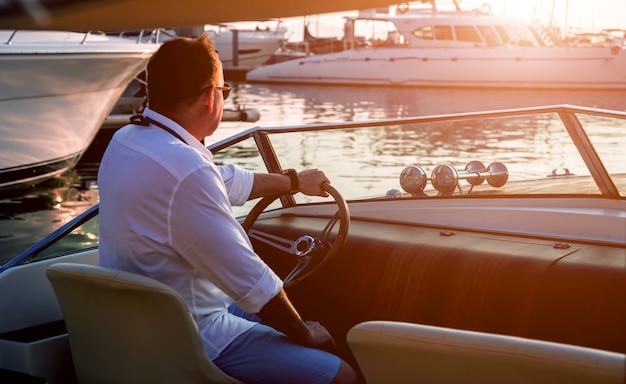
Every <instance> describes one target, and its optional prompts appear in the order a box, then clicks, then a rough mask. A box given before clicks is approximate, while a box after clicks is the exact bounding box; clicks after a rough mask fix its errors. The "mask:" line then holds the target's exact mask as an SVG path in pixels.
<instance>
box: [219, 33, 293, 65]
mask: <svg viewBox="0 0 626 384" xmlns="http://www.w3.org/2000/svg"><path fill="white" fill-rule="evenodd" d="M207 33H209V35H210V36H211V37H212V38H213V41H214V42H215V48H216V49H217V51H218V52H219V55H220V60H221V61H222V65H223V67H224V70H225V71H249V70H251V69H253V68H256V67H258V66H260V65H262V64H263V63H264V62H266V61H267V60H268V59H269V58H270V57H271V56H272V55H273V54H274V53H275V52H276V50H278V48H280V45H281V43H282V42H283V41H284V40H285V34H286V29H278V30H276V31H273V30H270V31H265V30H259V31H248V30H242V31H237V33H236V35H237V37H236V38H237V40H236V44H235V33H233V31H232V30H227V31H223V32H218V33H216V32H215V31H210V30H209V31H207Z"/></svg>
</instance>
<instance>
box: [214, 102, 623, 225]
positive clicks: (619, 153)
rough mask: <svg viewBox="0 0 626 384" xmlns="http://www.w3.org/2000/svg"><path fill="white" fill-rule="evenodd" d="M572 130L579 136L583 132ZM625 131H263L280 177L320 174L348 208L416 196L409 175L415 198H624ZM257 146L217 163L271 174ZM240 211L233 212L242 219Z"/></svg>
mask: <svg viewBox="0 0 626 384" xmlns="http://www.w3.org/2000/svg"><path fill="white" fill-rule="evenodd" d="M579 123H580V124H582V126H583V127H584V129H585V130H586V135H585V134H581V132H582V131H580V129H579V128H578V125H579ZM624 125H625V121H624V116H612V115H611V116H609V115H603V114H591V113H584V112H581V111H572V112H571V113H563V111H562V110H560V109H552V110H545V111H537V112H534V113H519V114H515V113H512V114H508V113H507V114H493V115H485V116H480V117H478V118H477V117H474V116H472V117H463V116H459V117H455V118H449V117H448V118H428V119H423V120H402V121H398V120H396V121H395V122H380V123H368V124H361V125H358V124H349V125H344V126H343V127H323V126H315V127H298V128H297V129H293V130H291V131H284V130H278V131H273V130H272V129H268V130H266V131H265V130H264V136H265V134H267V136H266V137H267V138H268V141H269V142H270V143H271V147H272V149H273V151H274V152H275V154H276V157H277V159H278V163H279V164H280V166H281V168H282V169H287V168H295V169H304V168H319V169H322V170H323V171H324V172H325V173H326V174H327V175H328V176H329V178H330V180H331V182H332V184H333V185H334V186H335V188H337V189H338V190H339V191H341V193H342V194H343V195H344V196H345V197H346V198H347V199H349V200H361V199H372V198H404V197H417V196H419V195H421V193H420V191H417V192H416V191H415V190H406V188H405V187H404V186H403V184H402V182H401V175H403V171H405V169H406V168H407V167H414V168H413V170H412V171H411V172H413V173H415V172H418V173H420V174H423V178H424V179H425V181H426V185H424V186H423V189H422V191H423V195H424V196H427V197H436V198H459V197H461V198H467V197H473V196H477V195H480V196H498V197H501V196H509V195H529V196H545V195H555V196H556V195H596V196H599V195H603V194H606V193H614V192H615V188H617V190H618V191H619V195H620V196H622V197H624V196H626V162H624V161H623V156H624V155H623V145H622V143H621V142H620V140H619V139H618V138H619V137H620V135H619V133H618V131H620V130H622V129H623V127H624ZM324 128H328V129H324ZM579 135H580V136H579ZM586 136H588V138H589V139H590V140H591V143H592V146H589V143H588V142H587V137H586ZM256 143H257V141H256V140H255V139H254V138H253V137H249V138H246V139H244V140H242V141H240V142H238V143H236V144H234V145H232V146H229V147H228V148H224V149H220V150H217V151H216V152H215V161H216V163H218V164H230V163H235V164H238V165H241V166H243V167H246V168H248V169H251V170H254V171H259V172H266V171H268V169H270V167H268V166H266V165H265V162H264V161H263V157H262V155H261V151H259V150H258V148H257V144H256ZM581 153H582V154H581ZM596 155H598V156H599V157H600V158H601V160H602V164H600V162H599V159H598V158H596V157H595V156H596ZM603 167H605V168H606V170H607V171H608V172H610V174H611V180H610V181H609V182H608V184H613V185H608V186H607V185H606V184H607V180H605V178H604V177H603V176H601V175H597V174H596V173H601V172H603V171H602V168H603ZM415 168H417V170H416V169H415ZM405 172H407V171H405ZM441 172H443V174H442V173H441ZM442 175H443V176H442ZM443 177H445V178H448V179H449V178H452V180H451V181H450V180H448V183H449V182H451V183H452V186H450V185H449V184H446V185H447V186H443V187H442V180H443ZM433 180H434V181H435V183H433ZM481 180H482V182H479V181H481ZM611 190H612V191H613V192H610V191H611ZM294 197H295V199H296V201H297V202H298V203H309V202H315V201H323V199H322V198H316V197H310V196H305V195H302V194H297V195H295V196H294ZM247 207H248V206H247ZM247 207H246V208H243V209H238V210H237V212H240V213H245V212H247V210H248V208H247Z"/></svg>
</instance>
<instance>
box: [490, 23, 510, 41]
mask: <svg viewBox="0 0 626 384" xmlns="http://www.w3.org/2000/svg"><path fill="white" fill-rule="evenodd" d="M493 28H494V29H495V30H496V33H497V34H498V37H499V38H500V41H502V43H503V44H510V43H511V36H509V34H508V33H507V31H506V28H504V27H503V26H502V25H494V27H493Z"/></svg>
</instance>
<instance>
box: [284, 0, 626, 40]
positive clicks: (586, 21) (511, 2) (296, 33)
mask: <svg viewBox="0 0 626 384" xmlns="http://www.w3.org/2000/svg"><path fill="white" fill-rule="evenodd" d="M458 1H459V3H460V5H461V8H462V9H467V10H470V9H476V8H480V6H481V5H482V4H484V3H487V4H489V5H490V7H491V13H492V14H494V15H498V16H509V17H515V18H522V19H526V20H530V21H532V20H537V19H538V20H541V21H543V22H544V23H545V24H546V25H547V24H549V22H550V20H551V19H552V21H553V25H556V26H559V27H561V28H562V29H563V30H565V29H578V30H586V31H597V30H600V29H603V28H619V29H626V0H458ZM437 4H438V6H439V7H440V8H443V7H445V6H446V4H448V5H450V4H451V2H450V1H446V0H438V1H437ZM552 9H554V11H553V12H552ZM346 14H352V15H355V14H356V12H348V13H333V14H326V15H320V16H311V17H308V20H309V26H310V29H311V32H312V33H314V34H315V35H317V36H320V37H328V36H341V35H342V33H343V16H344V15H346ZM303 19H304V18H303V17H300V18H290V19H285V20H284V25H285V26H286V27H288V28H289V30H290V31H292V33H291V37H290V40H292V41H298V40H302V31H301V30H302V26H303ZM316 32H317V33H316Z"/></svg>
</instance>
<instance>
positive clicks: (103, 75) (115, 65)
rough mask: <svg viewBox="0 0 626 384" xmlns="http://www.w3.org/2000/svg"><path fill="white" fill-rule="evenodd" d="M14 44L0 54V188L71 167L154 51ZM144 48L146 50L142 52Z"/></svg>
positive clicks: (33, 179)
mask: <svg viewBox="0 0 626 384" xmlns="http://www.w3.org/2000/svg"><path fill="white" fill-rule="evenodd" d="M25 45H26V44H22V46H21V47H20V44H19V43H18V44H15V45H13V46H11V47H10V49H11V51H9V49H8V48H6V49H5V50H2V51H0V73H2V77H1V78H0V115H1V116H2V120H1V121H0V188H3V189H4V188H9V187H14V186H20V185H22V184H25V183H26V184H32V183H36V182H39V181H42V180H44V179H46V178H49V177H52V176H55V175H57V174H60V173H62V172H64V171H65V170H67V169H69V168H71V167H72V166H74V164H75V163H76V162H77V161H78V160H79V159H80V156H81V155H82V154H83V152H84V151H85V150H86V149H87V147H88V146H89V144H90V143H91V141H92V139H93V138H94V136H95V135H96V133H97V132H98V129H99V128H100V126H101V124H102V122H103V121H104V120H105V118H106V117H107V115H108V114H109V112H110V111H111V109H112V108H113V106H114V104H115V102H116V101H117V100H118V98H119V97H120V95H121V94H122V92H123V91H124V88H125V87H126V86H127V84H128V83H129V82H130V81H131V80H132V79H133V78H134V77H135V76H136V75H137V74H138V73H139V72H140V71H142V70H143V69H144V68H145V65H146V64H147V61H148V59H149V58H150V56H151V54H152V52H154V50H155V49H156V45H154V44H152V45H143V44H142V45H137V44H128V43H127V45H128V46H131V47H133V48H132V49H129V48H128V47H122V46H120V47H117V48H115V47H98V46H97V45H96V44H91V45H89V44H86V45H85V46H84V48H80V46H79V45H72V49H68V48H67V47H62V46H52V44H50V43H48V44H47V45H46V44H40V45H38V46H37V47H34V46H30V47H26V46H25ZM146 47H147V48H146Z"/></svg>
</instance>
